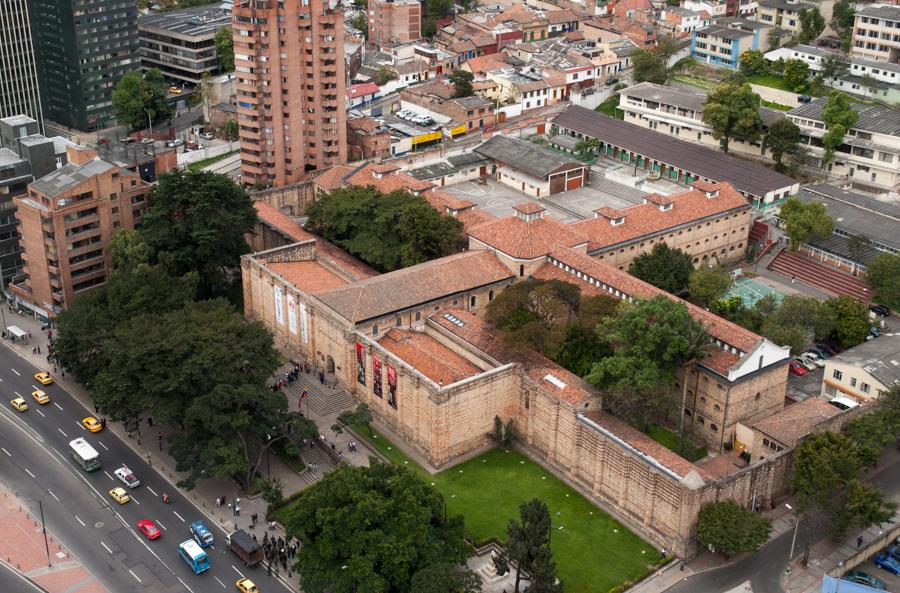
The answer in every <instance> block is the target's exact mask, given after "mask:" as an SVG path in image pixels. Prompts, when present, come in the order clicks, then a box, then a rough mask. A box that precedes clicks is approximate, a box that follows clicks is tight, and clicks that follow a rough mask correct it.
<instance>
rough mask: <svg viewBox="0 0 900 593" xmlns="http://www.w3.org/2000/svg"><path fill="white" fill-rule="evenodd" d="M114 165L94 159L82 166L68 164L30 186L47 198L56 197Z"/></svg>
mask: <svg viewBox="0 0 900 593" xmlns="http://www.w3.org/2000/svg"><path fill="white" fill-rule="evenodd" d="M114 167H115V165H113V164H112V163H107V162H106V161H101V160H100V159H94V160H93V161H90V162H88V163H85V164H84V165H74V164H72V163H69V164H68V165H65V166H63V167H61V168H59V169H57V170H56V171H54V172H52V173H48V174H47V175H44V176H43V177H41V178H40V179H38V180H37V181H35V182H34V183H32V184H31V187H32V188H33V189H35V190H37V191H39V192H41V193H42V194H44V195H47V196H49V197H51V198H52V197H56V196H58V195H60V194H63V193H65V192H66V191H68V190H70V189H72V187H73V186H75V185H77V184H79V183H83V182H85V181H87V180H88V179H90V178H92V177H94V176H96V175H100V174H101V173H104V172H106V171H109V170H110V169H112V168H114Z"/></svg>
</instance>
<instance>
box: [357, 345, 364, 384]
mask: <svg viewBox="0 0 900 593" xmlns="http://www.w3.org/2000/svg"><path fill="white" fill-rule="evenodd" d="M356 380H357V381H359V382H360V384H362V385H365V384H366V347H365V346H363V345H362V344H360V343H359V342H357V343H356Z"/></svg>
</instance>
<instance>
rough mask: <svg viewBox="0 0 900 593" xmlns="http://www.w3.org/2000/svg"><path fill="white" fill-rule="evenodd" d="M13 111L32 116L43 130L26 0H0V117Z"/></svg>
mask: <svg viewBox="0 0 900 593" xmlns="http://www.w3.org/2000/svg"><path fill="white" fill-rule="evenodd" d="M16 115H26V116H28V117H30V118H32V119H34V120H35V121H36V122H37V123H38V128H39V130H40V131H41V132H42V131H43V129H44V117H43V113H42V110H41V93H40V89H39V87H38V76H37V65H36V64H35V60H34V46H33V45H32V42H31V25H30V22H29V16H28V0H5V1H4V2H0V118H2V117H12V116H16Z"/></svg>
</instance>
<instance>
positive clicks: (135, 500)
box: [128, 494, 141, 506]
mask: <svg viewBox="0 0 900 593" xmlns="http://www.w3.org/2000/svg"><path fill="white" fill-rule="evenodd" d="M128 498H130V499H131V501H132V502H133V503H134V504H136V505H138V506H141V503H140V502H138V499H136V498H135V497H134V495H133V494H129V495H128Z"/></svg>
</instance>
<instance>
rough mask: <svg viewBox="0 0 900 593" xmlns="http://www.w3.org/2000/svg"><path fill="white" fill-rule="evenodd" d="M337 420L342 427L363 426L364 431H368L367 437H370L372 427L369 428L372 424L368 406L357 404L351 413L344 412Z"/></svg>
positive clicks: (348, 411)
mask: <svg viewBox="0 0 900 593" xmlns="http://www.w3.org/2000/svg"><path fill="white" fill-rule="evenodd" d="M337 420H338V422H339V423H341V424H343V425H344V426H354V425H357V426H358V425H362V426H365V427H366V430H368V431H369V436H371V435H372V427H371V426H370V425H371V424H372V411H371V410H370V409H369V405H368V404H358V405H357V406H356V409H354V410H353V411H352V412H351V411H350V410H344V411H343V412H341V413H340V414H339V415H338V418H337Z"/></svg>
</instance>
